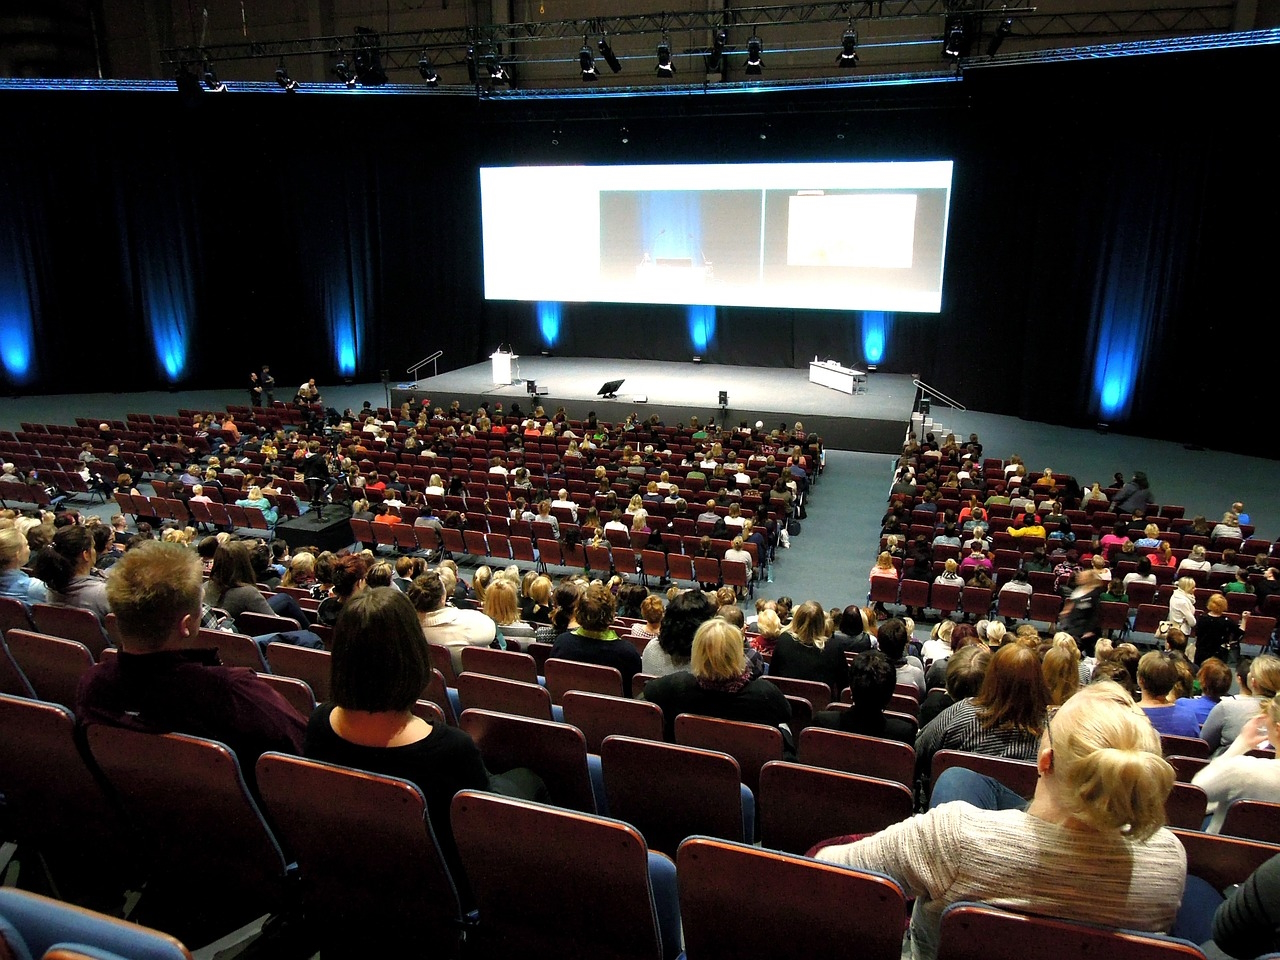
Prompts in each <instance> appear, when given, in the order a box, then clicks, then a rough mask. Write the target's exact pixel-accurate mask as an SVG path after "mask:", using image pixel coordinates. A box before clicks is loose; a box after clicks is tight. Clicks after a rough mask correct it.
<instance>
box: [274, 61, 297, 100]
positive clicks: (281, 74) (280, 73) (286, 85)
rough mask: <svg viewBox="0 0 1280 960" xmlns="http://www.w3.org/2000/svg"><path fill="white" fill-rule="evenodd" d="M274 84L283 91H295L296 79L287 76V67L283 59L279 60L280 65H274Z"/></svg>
mask: <svg viewBox="0 0 1280 960" xmlns="http://www.w3.org/2000/svg"><path fill="white" fill-rule="evenodd" d="M276 86H278V87H279V88H280V89H281V90H283V91H284V92H285V93H297V92H298V81H297V80H294V79H293V78H292V77H290V76H289V68H288V67H286V66H285V65H284V61H283V60H281V61H280V66H278V67H276Z"/></svg>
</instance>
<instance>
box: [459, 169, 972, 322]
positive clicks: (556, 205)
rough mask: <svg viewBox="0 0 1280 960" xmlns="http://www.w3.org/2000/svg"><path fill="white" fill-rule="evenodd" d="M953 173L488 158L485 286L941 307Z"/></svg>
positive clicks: (815, 304) (555, 293)
mask: <svg viewBox="0 0 1280 960" xmlns="http://www.w3.org/2000/svg"><path fill="white" fill-rule="evenodd" d="M951 173H952V164H951V162H950V161H930V162H919V163H862V164H847V163H843V164H738V165H731V164H716V165H680V166H650V167H504V168H483V169H482V170H481V171H480V177H481V200H482V216H483V237H484V276H485V296H486V297H487V298H489V299H495V300H506V299H512V300H567V301H579V302H593V301H594V302H622V303H667V304H686V303H692V304H711V305H724V306H760V307H799V308H814V309H847V310H858V309H861V310H891V311H918V312H934V313H936V312H937V311H938V310H939V309H940V308H941V300H942V272H943V260H944V253H945V246H946V226H947V214H948V209H949V205H950V192H951ZM513 209H518V210H520V211H521V213H522V215H521V216H520V217H519V218H518V219H517V218H513V217H512V216H511V211H512V210H513Z"/></svg>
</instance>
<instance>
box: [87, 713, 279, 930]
mask: <svg viewBox="0 0 1280 960" xmlns="http://www.w3.org/2000/svg"><path fill="white" fill-rule="evenodd" d="M86 734H87V738H88V743H89V750H90V752H91V753H92V755H93V759H94V761H95V762H96V763H97V764H98V766H99V768H100V769H101V770H102V772H103V774H104V775H105V776H106V778H107V780H108V781H109V782H110V784H111V787H112V789H113V791H114V792H115V794H116V796H118V797H119V798H120V803H121V805H122V806H123V807H124V810H125V813H126V814H127V815H128V816H129V819H130V820H131V821H132V823H133V824H134V826H135V827H136V828H137V829H138V830H139V832H140V834H141V835H142V839H143V846H144V848H145V851H146V853H147V855H148V856H149V858H150V860H151V862H152V863H153V865H154V868H155V869H156V870H157V871H158V873H159V875H160V877H162V878H163V880H162V882H163V883H164V884H165V887H166V889H167V890H168V891H169V892H171V893H172V892H174V891H175V890H184V891H189V895H190V897H192V898H193V902H196V901H195V900H194V898H199V900H198V902H199V905H200V907H201V908H209V909H213V908H214V907H215V905H216V904H218V903H222V902H228V901H234V902H238V903H239V902H242V903H254V904H257V905H258V907H259V908H260V909H259V913H261V912H262V911H264V910H270V909H272V908H273V907H274V906H275V905H277V904H279V903H280V902H281V897H282V895H283V885H282V883H281V879H282V878H283V876H284V872H285V861H284V855H283V853H282V852H281V849H280V845H279V844H278V843H277V842H276V839H275V837H274V836H273V835H272V833H271V831H270V830H269V829H268V827H267V824H266V821H265V820H263V818H262V814H261V813H260V812H259V810H258V805H257V803H256V802H255V801H254V799H253V797H252V796H251V795H250V793H249V788H248V787H247V785H246V783H245V779H244V777H243V776H242V774H241V771H240V764H239V762H238V761H237V760H236V756H235V754H233V753H232V752H231V750H230V749H229V748H228V747H227V746H226V745H225V744H222V743H219V742H217V741H215V740H206V739H203V738H201V737H192V736H187V735H186V734H181V733H143V732H141V731H138V730H126V729H123V728H120V727H108V726H105V725H103V724H91V725H90V726H89V727H88V728H87V731H86Z"/></svg>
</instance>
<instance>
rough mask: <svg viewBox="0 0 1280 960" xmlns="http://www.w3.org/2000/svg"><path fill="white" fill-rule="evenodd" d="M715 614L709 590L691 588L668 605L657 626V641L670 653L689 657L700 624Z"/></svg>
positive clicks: (680, 657) (675, 655)
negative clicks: (708, 596) (658, 626)
mask: <svg viewBox="0 0 1280 960" xmlns="http://www.w3.org/2000/svg"><path fill="white" fill-rule="evenodd" d="M715 615H716V608H715V607H713V606H712V605H711V601H710V600H708V599H707V597H706V594H704V593H703V592H702V591H701V590H689V591H686V592H685V593H682V594H680V595H679V596H678V597H676V598H675V599H674V600H672V601H671V603H669V604H668V605H667V612H666V614H665V615H664V616H663V618H662V626H661V627H660V628H659V629H658V645H659V646H660V647H661V648H662V650H663V651H664V652H665V653H666V654H667V655H668V656H670V657H675V658H678V659H684V660H687V659H688V658H689V657H690V656H691V654H692V650H693V637H694V634H695V633H697V631H698V628H699V627H700V626H702V624H704V623H706V622H707V621H708V620H710V619H711V618H712V617H714V616H715Z"/></svg>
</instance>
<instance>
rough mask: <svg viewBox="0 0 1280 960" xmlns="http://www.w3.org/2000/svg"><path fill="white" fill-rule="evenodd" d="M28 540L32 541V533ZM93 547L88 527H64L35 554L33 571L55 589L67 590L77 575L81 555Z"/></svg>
mask: <svg viewBox="0 0 1280 960" xmlns="http://www.w3.org/2000/svg"><path fill="white" fill-rule="evenodd" d="M32 529H33V530H34V529H37V528H34V527H33V528H32ZM40 529H44V528H43V527H42V528H40ZM27 542H28V543H30V542H31V534H30V533H28V535H27ZM92 548H93V534H92V533H91V532H90V531H89V530H88V529H86V528H85V527H80V526H70V527H62V528H61V529H59V530H58V531H57V533H55V534H54V535H53V539H52V541H51V542H49V543H48V544H46V545H45V546H43V547H41V548H40V550H39V552H38V553H36V554H35V558H34V560H33V561H32V564H31V572H32V574H33V575H34V576H35V577H36V578H37V579H39V580H43V581H44V582H45V583H47V584H48V585H49V586H51V587H52V588H53V589H54V590H57V591H62V590H65V589H66V587H67V585H68V584H69V583H70V582H71V579H72V577H74V576H75V571H76V564H77V563H78V562H79V560H80V557H81V555H82V554H83V553H84V552H85V551H86V550H91V549H92Z"/></svg>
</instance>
